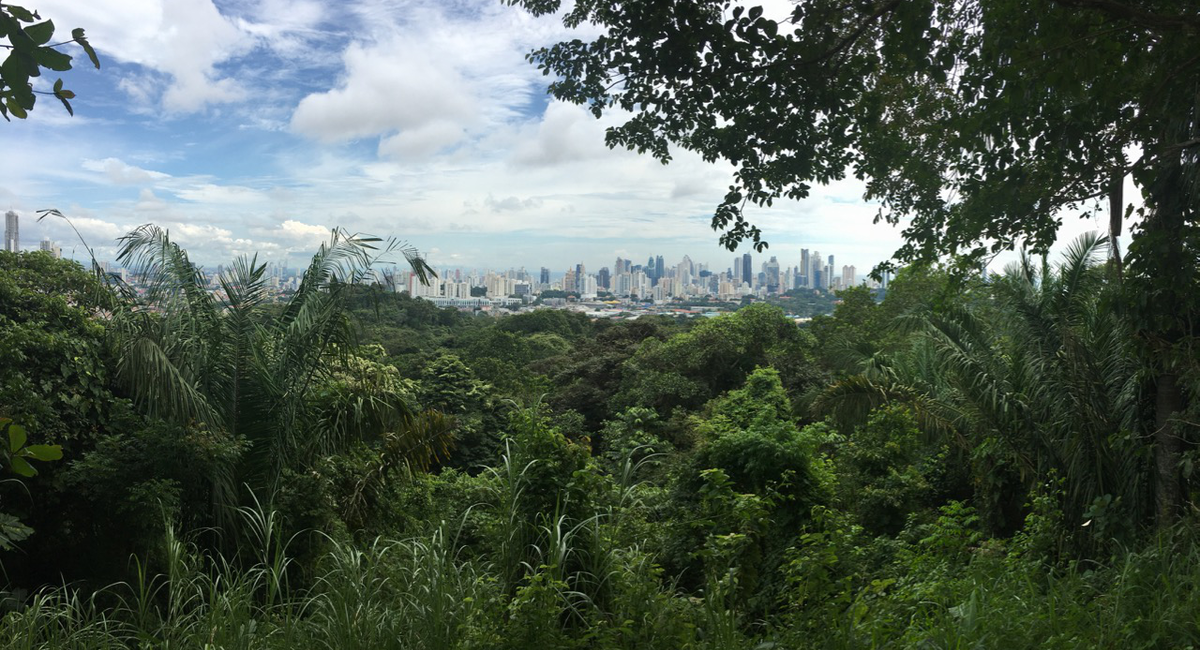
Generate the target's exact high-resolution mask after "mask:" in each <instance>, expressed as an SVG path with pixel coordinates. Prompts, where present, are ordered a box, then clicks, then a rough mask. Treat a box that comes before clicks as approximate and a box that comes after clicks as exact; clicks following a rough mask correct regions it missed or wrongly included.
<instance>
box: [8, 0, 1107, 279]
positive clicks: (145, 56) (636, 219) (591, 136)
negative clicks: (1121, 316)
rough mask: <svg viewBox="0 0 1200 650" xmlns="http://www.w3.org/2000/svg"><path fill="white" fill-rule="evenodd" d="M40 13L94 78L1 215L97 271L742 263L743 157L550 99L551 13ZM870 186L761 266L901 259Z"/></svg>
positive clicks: (555, 31) (789, 238)
mask: <svg viewBox="0 0 1200 650" xmlns="http://www.w3.org/2000/svg"><path fill="white" fill-rule="evenodd" d="M785 4H786V3H785ZM31 6H33V7H35V8H37V9H38V10H39V11H40V13H41V14H42V16H43V17H45V18H50V19H52V20H54V22H55V24H56V25H57V26H58V29H59V33H60V34H67V33H69V30H70V29H71V28H73V27H83V28H85V29H86V30H87V33H88V36H89V39H90V40H91V42H92V44H93V45H94V47H95V48H96V50H97V51H98V52H99V55H100V57H101V62H102V68H101V69H100V70H93V69H91V67H90V66H89V65H87V62H86V58H84V57H83V55H82V52H78V51H76V52H75V53H76V54H77V56H76V70H73V71H71V72H69V73H67V74H66V75H65V81H66V86H67V87H68V88H70V89H72V90H74V91H75V92H76V94H77V98H76V100H75V101H74V102H73V106H74V108H75V112H76V114H75V116H74V117H70V116H68V115H67V114H66V112H65V111H64V110H63V109H62V108H61V106H58V105H56V104H54V103H52V102H53V100H52V99H51V100H47V98H42V100H41V101H40V102H39V104H38V106H37V108H36V109H35V111H34V112H33V113H32V114H31V117H30V119H28V120H26V121H24V122H21V121H16V120H14V122H13V123H10V124H3V125H0V129H3V131H2V132H3V134H4V138H5V149H6V151H7V152H8V155H6V156H4V157H3V159H2V160H0V208H3V209H15V210H17V211H18V212H19V213H20V214H21V215H22V221H23V224H22V225H23V227H22V233H21V234H22V243H23V245H25V246H26V247H35V246H36V245H37V242H38V241H39V240H40V239H41V238H42V237H44V236H48V237H50V238H52V239H55V240H57V241H58V242H59V243H60V244H61V245H62V247H63V249H64V250H65V251H67V252H68V253H70V252H71V250H72V248H73V247H74V246H75V241H76V240H75V238H74V236H73V235H71V234H70V233H69V231H68V230H67V229H66V227H65V225H64V224H61V223H57V222H55V223H47V222H43V223H41V224H35V223H34V222H33V215H34V212H35V211H36V210H38V209H42V208H51V207H53V208H58V209H59V210H62V211H63V212H64V213H66V214H67V215H69V216H71V217H72V219H73V221H74V223H75V225H76V227H77V228H78V229H79V230H80V231H81V232H82V233H83V234H84V236H85V237H86V238H87V240H88V242H89V243H90V244H91V245H92V246H93V247H94V248H95V249H96V250H97V253H98V256H99V257H101V258H110V257H112V256H113V251H114V250H115V249H114V240H115V238H116V237H118V236H120V235H121V234H122V233H124V232H127V231H128V230H129V229H131V228H133V227H135V226H137V225H139V224H142V223H148V222H153V223H157V224H159V225H162V226H164V227H167V228H169V229H170V230H171V233H172V235H173V236H174V237H175V238H176V239H177V240H178V241H179V242H180V243H182V244H183V245H185V246H186V247H187V248H188V249H189V251H190V252H191V254H192V257H193V259H195V260H197V261H199V262H201V263H204V264H212V265H215V264H217V263H221V262H225V261H228V260H229V259H232V258H233V257H234V256H236V255H239V254H244V253H251V252H258V253H259V254H260V256H262V257H264V258H266V259H270V260H279V261H282V260H286V259H290V260H292V261H293V263H294V262H295V261H298V260H300V259H302V258H303V257H304V256H306V255H309V254H311V252H312V251H313V250H314V249H315V247H316V246H317V245H318V244H319V243H320V242H321V241H322V240H323V239H325V238H326V237H327V234H328V231H329V228H331V227H333V226H342V227H345V228H347V229H349V230H351V231H356V232H366V233H371V234H376V235H381V236H395V237H399V238H401V239H404V240H406V241H408V242H410V243H412V244H414V245H416V246H417V247H419V248H420V249H421V250H423V251H426V252H427V253H428V255H429V257H430V260H431V262H432V263H433V264H434V265H435V266H438V267H450V266H454V267H464V268H484V267H491V268H508V267H517V266H525V267H527V268H533V269H536V267H538V266H543V265H544V266H549V267H551V268H552V269H554V270H555V271H556V272H560V271H562V270H563V269H565V268H567V266H568V265H573V264H575V263H577V262H584V263H585V264H587V265H588V267H589V268H590V269H594V268H599V267H600V266H610V265H611V264H612V262H613V260H614V259H615V258H616V257H617V256H622V257H627V258H631V259H633V260H635V261H642V260H645V259H646V258H647V257H648V256H649V255H663V256H664V257H665V258H666V259H667V261H668V262H677V261H678V260H679V259H681V258H682V256H683V255H684V254H688V255H690V256H691V257H692V259H694V260H697V261H704V262H710V263H711V264H712V265H713V266H714V267H716V268H718V269H724V268H725V267H727V266H729V265H730V261H731V260H732V258H733V254H732V253H728V252H726V251H725V250H724V249H722V248H720V247H719V246H718V245H717V234H716V233H714V232H713V231H712V230H711V229H710V228H709V227H708V221H709V217H710V215H711V213H712V209H713V207H714V206H715V205H716V204H717V203H718V202H719V200H720V198H721V197H722V196H723V195H724V193H725V190H726V188H727V186H728V184H729V181H730V171H731V170H730V168H728V167H727V166H724V165H720V164H708V163H705V162H703V161H702V160H700V159H699V157H697V156H694V155H691V154H688V153H687V152H679V153H678V155H677V157H676V159H675V161H674V162H672V163H671V164H670V165H667V166H663V165H660V164H658V163H657V162H655V161H653V160H652V159H650V158H648V157H643V156H638V155H637V154H634V153H630V152H626V151H610V150H608V149H606V148H605V147H604V145H603V134H604V129H605V127H606V126H607V125H610V124H613V123H615V120H616V119H618V116H614V117H611V118H610V117H606V118H605V119H604V120H596V119H594V118H593V117H592V116H591V115H590V114H588V113H587V112H586V111H584V110H583V109H581V108H579V107H576V106H572V105H566V104H561V103H558V102H553V101H549V100H548V99H547V97H546V95H545V85H546V82H547V79H546V78H545V77H543V76H542V75H541V73H540V72H539V71H537V70H536V69H535V68H533V66H531V65H530V64H528V63H527V62H526V61H525V60H524V56H525V54H526V53H527V52H528V51H529V50H530V49H532V48H534V47H537V46H540V45H545V44H549V43H552V42H555V41H557V40H561V39H562V38H564V37H568V36H575V35H573V34H570V33H569V32H567V31H566V30H565V28H563V27H562V25H561V23H560V22H558V21H557V20H556V19H554V18H553V17H547V18H544V19H535V18H533V17H531V16H529V15H528V14H525V13H523V12H522V11H520V10H518V9H514V8H512V7H508V6H505V5H503V4H502V3H501V2H500V0H443V1H438V0H428V1H413V2H403V1H396V0H346V1H344V2H316V1H310V0H220V1H217V2H213V1H212V0H91V1H89V2H80V1H79V0H37V1H36V2H33V3H31ZM587 35H588V34H587V33H586V32H585V33H583V34H582V36H583V37H586V36H587ZM52 79H53V78H51V80H52ZM862 189H863V188H862V187H861V185H859V184H858V183H856V182H853V181H845V182H840V183H835V184H834V185H832V186H829V187H818V188H817V189H816V190H815V191H814V194H813V196H812V198H810V199H808V200H806V201H803V202H779V203H776V206H775V207H774V208H771V209H769V210H762V211H756V212H754V213H752V215H751V216H752V219H753V220H754V221H755V222H756V223H758V225H760V226H761V227H762V228H763V230H764V231H765V233H766V237H767V239H768V240H769V241H770V242H771V244H772V246H771V249H770V251H769V252H768V253H767V254H768V255H776V256H778V257H779V259H780V261H781V263H783V264H784V265H785V266H786V265H791V264H795V263H796V261H797V260H798V259H799V249H800V248H801V247H806V248H810V249H817V250H820V251H821V252H822V253H823V254H826V255H828V254H835V255H836V256H837V263H838V265H839V266H840V265H841V264H855V265H857V266H858V268H859V273H860V274H861V273H862V272H863V271H864V269H869V268H870V267H871V266H872V265H874V264H875V263H877V262H879V261H881V260H882V259H884V258H886V257H888V256H889V255H890V253H891V252H892V251H893V250H894V249H895V248H896V247H897V246H898V245H899V243H900V237H899V231H898V230H896V229H894V228H892V227H890V226H887V225H872V223H871V220H872V217H873V216H874V214H875V211H876V207H875V206H871V205H868V204H866V203H864V202H862V201H861V199H860V197H861V195H862ZM1070 225H1071V232H1075V231H1077V230H1083V229H1087V228H1089V227H1092V226H1093V224H1091V223H1090V222H1082V223H1078V222H1074V221H1073V220H1072V221H1071V222H1070ZM1075 225H1078V226H1079V227H1078V228H1075V227H1074V226H1075ZM1067 234H1068V235H1069V234H1070V233H1067ZM739 252H740V251H739ZM759 257H760V256H758V255H756V256H755V258H756V262H755V264H756V265H757V263H758V258H759Z"/></svg>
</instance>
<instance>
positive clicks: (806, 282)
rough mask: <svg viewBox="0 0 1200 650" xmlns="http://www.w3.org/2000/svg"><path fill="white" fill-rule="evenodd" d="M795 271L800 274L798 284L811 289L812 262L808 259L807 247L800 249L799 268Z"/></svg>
mask: <svg viewBox="0 0 1200 650" xmlns="http://www.w3.org/2000/svg"><path fill="white" fill-rule="evenodd" d="M797 273H798V275H799V276H800V280H799V282H800V286H802V287H804V288H806V289H811V288H812V286H813V285H812V262H810V261H809V259H808V249H807V248H801V249H800V269H799V270H798V272H797Z"/></svg>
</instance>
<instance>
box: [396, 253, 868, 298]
mask: <svg viewBox="0 0 1200 650" xmlns="http://www.w3.org/2000/svg"><path fill="white" fill-rule="evenodd" d="M797 262H798V263H797V264H794V265H789V266H784V265H783V264H781V263H780V262H779V259H778V258H777V257H776V256H771V257H770V258H769V259H767V260H766V261H764V262H761V263H760V265H759V266H758V268H757V269H756V268H755V266H754V257H753V256H752V255H751V254H750V253H745V254H743V255H739V256H737V257H735V258H734V260H733V265H732V266H730V267H728V268H726V269H724V270H721V271H715V270H714V269H712V268H710V267H709V265H708V264H705V263H702V262H694V261H692V259H691V257H689V256H687V255H684V256H683V259H682V260H681V261H680V262H678V263H676V264H672V265H668V264H667V263H666V261H665V260H664V259H663V256H661V255H658V256H651V257H650V258H649V259H648V260H647V261H646V262H645V263H644V264H641V263H635V262H634V261H633V260H627V259H622V258H620V257H618V258H617V260H616V262H615V263H614V264H613V266H612V267H611V268H610V267H607V266H605V267H603V268H600V269H599V270H597V271H596V272H595V273H591V272H589V271H588V270H587V268H586V267H585V266H584V265H583V264H576V265H574V266H573V267H571V268H568V269H567V270H566V272H565V273H562V274H561V275H558V274H554V275H553V277H552V273H551V271H550V269H548V268H546V267H542V268H541V270H540V272H539V273H538V274H537V275H536V276H535V275H534V274H532V273H530V272H528V271H526V270H525V269H524V268H521V269H510V270H508V271H504V272H495V271H483V272H480V271H465V272H464V271H463V270H462V269H453V270H450V269H447V270H442V271H440V272H439V273H438V277H437V278H436V279H435V280H433V281H432V282H430V283H429V284H428V285H425V284H422V283H421V281H420V279H419V278H417V277H416V276H415V275H414V274H412V273H399V274H398V275H397V280H398V282H397V285H396V286H397V290H398V291H408V293H409V295H411V296H413V297H421V298H426V299H429V300H431V301H433V302H435V303H438V304H442V305H445V306H460V307H468V306H478V304H479V303H482V302H485V301H487V302H491V303H494V302H495V301H496V300H497V299H500V300H503V301H515V302H517V303H519V302H522V301H531V300H533V299H534V298H536V297H538V296H541V295H542V294H545V293H546V292H560V293H561V294H567V295H573V296H577V297H578V298H579V299H580V300H594V299H596V298H598V297H611V298H616V299H626V300H638V301H643V302H649V301H653V302H655V303H665V302H670V301H675V300H688V299H693V298H696V299H698V298H704V297H709V298H715V299H717V300H722V301H737V300H741V299H742V298H743V297H745V296H755V297H758V298H766V297H768V296H772V295H780V294H784V293H787V292H789V291H792V290H794V289H813V290H818V291H836V290H839V289H843V288H846V287H850V286H854V285H856V284H860V283H861V284H871V285H874V283H873V282H871V281H869V280H868V279H866V278H862V277H859V275H858V269H856V268H855V267H854V266H853V265H843V266H842V267H841V268H840V269H839V268H838V267H837V266H836V260H835V258H834V256H833V255H829V256H828V257H824V256H822V255H821V253H820V252H819V251H811V252H810V251H809V249H807V248H805V249H801V251H800V259H799V260H797ZM558 297H565V296H558ZM481 299H483V300H481Z"/></svg>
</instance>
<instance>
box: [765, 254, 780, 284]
mask: <svg viewBox="0 0 1200 650" xmlns="http://www.w3.org/2000/svg"><path fill="white" fill-rule="evenodd" d="M763 274H764V275H765V276H766V280H767V291H769V292H771V293H779V260H777V259H775V256H774V255H772V256H771V261H769V262H767V263H766V264H763Z"/></svg>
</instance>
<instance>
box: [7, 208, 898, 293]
mask: <svg viewBox="0 0 1200 650" xmlns="http://www.w3.org/2000/svg"><path fill="white" fill-rule="evenodd" d="M4 249H5V250H8V251H12V252H18V251H19V250H20V218H19V216H18V215H17V214H16V213H15V212H13V211H11V210H10V211H9V212H8V213H7V214H6V215H5V229H4ZM40 249H41V250H43V251H46V252H48V253H50V254H51V255H53V256H55V257H61V256H62V251H61V249H60V248H59V247H58V246H57V245H56V244H55V243H54V242H52V241H50V240H49V239H45V240H43V241H42V242H41V246H40ZM793 262H796V263H794V264H791V265H786V266H785V265H784V264H782V263H780V261H779V259H778V258H777V257H776V256H771V257H769V258H768V259H766V260H765V261H762V262H760V263H759V265H758V267H757V268H755V265H754V256H753V255H751V254H750V253H745V254H742V255H738V256H736V257H735V258H734V259H733V264H732V265H731V266H729V267H727V268H725V269H724V270H714V269H712V268H710V267H709V265H708V264H705V263H703V262H694V261H693V260H692V259H691V257H690V256H688V255H684V256H683V259H682V260H680V261H679V262H678V263H675V264H671V265H668V264H667V263H666V261H665V260H664V259H663V256H662V255H657V256H650V257H649V258H648V259H647V260H646V262H645V263H635V262H634V261H633V260H628V259H623V258H620V257H618V258H617V259H616V262H615V263H614V264H613V266H612V267H611V268H610V267H607V266H606V267H602V268H600V269H599V270H597V271H596V272H594V273H592V272H589V271H588V269H587V268H586V267H585V266H584V264H582V263H580V264H576V265H574V266H572V267H570V268H568V269H566V271H565V272H561V273H554V272H552V271H551V270H550V269H549V268H546V267H542V268H541V269H540V271H539V272H538V273H537V274H536V275H535V274H533V273H530V272H528V271H526V270H525V269H524V268H520V269H509V270H507V271H502V272H498V271H491V270H484V271H479V270H463V269H441V270H439V271H438V272H437V277H435V278H431V279H430V281H429V283H428V284H424V283H422V282H421V280H420V279H419V278H418V277H417V276H416V275H415V274H413V273H412V272H409V271H402V270H400V269H399V268H398V267H392V268H391V269H385V270H381V271H378V279H379V280H380V281H381V282H383V283H385V284H388V285H391V286H394V288H395V290H396V291H397V292H401V291H407V292H408V294H409V295H410V296H412V297H414V298H423V299H426V300H429V301H430V302H433V303H434V304H436V305H438V306H441V307H456V308H459V309H483V310H489V311H490V310H493V309H495V310H514V309H520V308H521V307H522V306H526V305H530V304H531V303H534V302H540V303H541V304H545V305H550V306H555V305H559V306H561V305H565V304H566V303H567V302H568V301H570V300H575V301H578V302H580V303H597V305H598V306H596V308H597V309H600V308H603V307H602V306H599V305H600V303H602V302H604V301H608V302H610V303H611V302H620V303H625V304H627V305H628V304H632V303H640V304H642V305H645V304H646V303H653V304H655V305H669V304H670V303H681V302H684V303H686V302H689V301H693V300H696V301H701V300H704V299H715V300H717V301H725V302H737V301H740V300H742V299H743V298H744V297H746V296H753V297H755V298H759V299H765V298H768V297H770V296H776V295H781V294H785V293H787V292H789V291H793V290H795V289H810V290H816V291H822V292H829V291H836V290H839V289H843V288H846V287H851V286H854V285H857V284H866V285H868V286H879V285H877V284H876V283H875V282H874V281H872V280H869V279H867V278H863V277H860V276H859V275H858V270H857V269H856V268H855V267H854V266H853V265H843V266H842V267H841V268H840V269H839V268H838V267H837V266H836V260H835V258H834V256H833V255H829V256H827V257H826V256H822V255H821V253H820V252H819V251H815V250H813V251H809V249H807V248H805V249H801V251H800V259H799V260H793ZM101 268H102V270H103V271H104V272H106V273H110V274H112V275H114V276H117V277H120V278H121V279H123V280H125V281H130V280H131V279H132V278H130V274H129V272H128V271H127V270H126V269H121V268H117V267H115V266H111V265H110V264H109V263H108V262H102V263H101ZM224 270H225V269H224V267H223V266H221V265H218V266H217V268H216V273H212V274H210V275H209V283H210V289H211V290H212V291H213V292H214V294H216V295H217V296H218V298H220V297H221V296H220V294H221V292H222V289H221V284H220V280H219V278H220V277H221V275H222V274H223V272H224ZM302 272H303V270H302V269H292V268H288V267H287V266H286V264H284V263H276V262H271V263H268V264H267V269H266V272H265V279H266V283H267V287H268V290H269V291H271V292H276V293H287V292H289V291H294V290H295V289H296V288H297V287H298V286H299V284H300V274H301V273H302ZM883 286H886V279H885V280H884V282H883ZM539 298H541V300H540V301H539V300H538V299H539Z"/></svg>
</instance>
